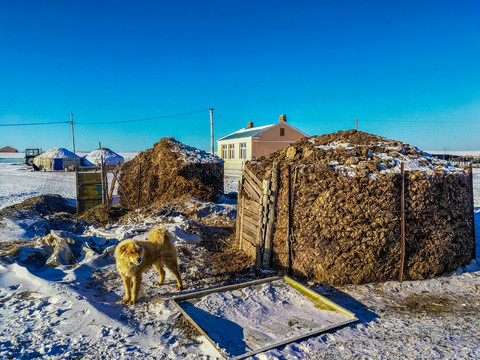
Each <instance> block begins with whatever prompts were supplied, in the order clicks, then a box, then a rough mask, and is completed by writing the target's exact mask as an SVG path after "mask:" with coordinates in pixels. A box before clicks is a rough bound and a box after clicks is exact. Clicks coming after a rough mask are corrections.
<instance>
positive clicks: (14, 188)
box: [0, 164, 480, 360]
mask: <svg viewBox="0 0 480 360" xmlns="http://www.w3.org/2000/svg"><path fill="white" fill-rule="evenodd" d="M474 187H475V206H476V208H475V209H476V215H475V226H476V232H477V259H476V260H472V261H471V262H470V263H469V264H468V265H467V266H465V267H464V268H463V269H459V270H457V271H455V272H453V273H451V274H446V275H444V276H441V277H438V278H434V279H430V280H423V281H405V282H403V283H399V282H397V281H388V282H385V283H373V284H367V285H349V286H342V287H338V288H333V287H330V286H325V285H322V284H318V283H310V284H309V287H311V288H312V289H313V290H316V291H318V292H319V293H321V294H322V295H324V296H326V297H327V298H329V299H330V300H332V301H334V302H336V303H338V304H339V305H341V306H343V307H344V308H346V309H347V310H350V311H352V312H353V313H355V315H356V316H357V318H358V319H359V321H358V322H356V323H353V324H352V325H349V326H346V327H343V328H340V329H337V330H334V331H330V332H328V333H325V334H322V335H319V336H313V337H310V338H308V339H305V340H301V341H297V342H294V343H291V344H289V345H286V346H284V347H281V348H277V349H273V350H270V351H267V352H266V353H262V354H258V355H256V356H255V357H254V358H255V359H261V360H266V359H269V360H270V359H279V358H281V359H321V358H327V359H346V358H355V359H405V358H406V359H419V358H448V359H478V358H480V338H479V330H478V329H480V319H479V318H478V313H479V310H480V259H479V257H478V254H480V247H479V240H478V234H480V169H474ZM232 188H233V187H232ZM44 193H59V194H61V195H62V196H64V197H67V198H70V199H73V198H74V194H75V183H74V174H72V173H63V172H57V173H44V172H32V171H29V170H26V167H24V166H23V165H19V164H16V165H12V164H0V208H3V207H5V206H6V205H9V204H13V203H16V202H20V201H22V200H24V199H25V198H28V197H31V196H34V195H39V194H44ZM202 206H203V207H204V209H205V212H214V211H220V212H221V211H224V210H221V209H226V206H227V205H219V204H204V205H202ZM228 206H233V205H228ZM30 221H35V220H34V219H31V220H30ZM160 223H164V224H166V226H167V227H168V229H169V230H170V231H172V232H173V233H174V234H175V236H176V239H175V245H176V246H177V249H179V261H180V266H181V268H182V269H183V270H182V271H183V272H182V274H183V275H184V276H185V277H186V278H187V280H188V281H186V290H185V291H183V292H178V291H176V289H175V285H174V279H173V276H172V275H171V274H170V273H167V280H166V285H163V286H160V287H156V286H153V282H155V281H157V275H156V274H155V272H153V271H151V272H147V273H146V274H145V276H144V279H143V282H142V284H143V290H142V295H141V296H142V298H141V301H140V302H139V303H138V304H136V305H134V306H131V307H128V306H125V305H121V304H120V303H119V301H120V300H121V298H122V297H123V295H124V293H123V291H124V290H123V285H122V282H121V279H120V278H119V276H118V274H117V271H116V268H115V264H114V259H113V257H112V251H113V247H114V245H115V244H116V243H117V242H118V241H121V240H122V239H125V238H131V237H134V238H145V236H146V231H148V230H149V229H150V228H152V227H154V226H155V225H157V224H160ZM17 225H18V224H17ZM17 225H16V223H15V222H13V221H10V223H8V224H7V225H6V227H1V228H0V235H1V238H2V241H1V242H0V243H4V241H5V238H9V239H14V238H15V239H20V240H21V239H22V238H23V239H26V238H31V236H32V234H31V233H30V234H27V233H26V232H25V231H26V230H25V229H24V228H21V227H18V226H17ZM16 226H17V227H16ZM33 235H34V234H33ZM81 238H82V239H84V242H83V243H82V247H81V248H79V250H78V253H76V256H78V257H77V258H76V263H74V264H73V265H61V266H57V267H51V268H45V267H39V266H38V261H37V259H38V256H39V255H41V252H42V251H46V249H47V248H46V247H40V246H39V245H38V244H37V245H36V246H34V247H28V246H21V247H20V248H19V253H18V254H17V255H16V257H8V256H7V257H3V258H0V358H18V359H32V358H43V359H67V358H91V359H133V358H139V359H140V358H142V359H143V358H145V359H178V358H186V359H217V358H221V357H220V354H219V353H218V352H217V351H216V350H215V349H214V347H213V346H212V345H210V344H209V343H208V342H207V341H206V340H205V339H204V338H203V337H202V336H199V337H198V338H197V339H196V341H193V340H191V339H188V338H186V337H185V336H184V334H183V333H182V331H181V330H180V329H179V328H177V327H175V326H174V323H175V321H176V319H177V318H178V317H179V312H178V310H177V309H176V308H175V307H174V306H173V304H172V303H171V302H170V300H169V299H170V297H171V296H173V295H177V294H180V293H188V292H191V291H196V290H198V289H201V288H203V287H210V286H219V285H222V284H217V283H214V282H212V281H213V280H214V279H212V278H211V277H210V276H209V274H208V269H205V268H200V267H199V266H198V265H196V264H195V262H194V261H195V260H199V259H202V258H204V257H205V250H204V249H203V248H202V247H201V246H199V245H198V244H197V243H198V241H199V235H198V234H196V233H192V232H191V231H190V230H189V226H188V219H187V218H185V217H183V216H179V215H175V216H170V217H166V216H150V217H148V218H146V219H144V220H143V221H140V222H138V223H132V224H127V225H125V224H124V225H119V224H114V225H110V226H106V227H93V226H90V227H88V228H87V229H86V230H85V232H84V233H83V234H81ZM37 240H40V238H37ZM44 246H46V245H44ZM180 250H181V251H180ZM2 251H3V250H0V252H2ZM188 254H190V255H188ZM187 255H188V256H187ZM9 259H10V260H11V261H8V260H9ZM15 259H16V260H15ZM20 260H21V261H20ZM239 276H240V275H239ZM194 279H196V280H194ZM242 279H243V278H239V279H237V280H242ZM244 280H248V279H244ZM255 295H256V296H257V297H258V301H257V302H256V303H255V304H256V305H253V304H252V308H251V310H252V311H253V310H254V307H253V306H258V303H259V302H260V303H261V302H262V297H264V298H265V299H266V298H267V297H268V296H270V295H269V292H265V293H261V292H260V293H256V294H255ZM252 297H253V296H252ZM223 311H225V309H224V310H223ZM259 316H261V313H260V315H259ZM199 342H201V343H200V344H199Z"/></svg>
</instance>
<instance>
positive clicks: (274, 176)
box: [263, 163, 279, 269]
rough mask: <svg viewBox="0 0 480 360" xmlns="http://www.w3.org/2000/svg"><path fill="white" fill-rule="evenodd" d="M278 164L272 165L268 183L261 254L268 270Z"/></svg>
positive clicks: (264, 266)
mask: <svg viewBox="0 0 480 360" xmlns="http://www.w3.org/2000/svg"><path fill="white" fill-rule="evenodd" d="M278 171H279V166H278V163H274V164H273V167H272V178H271V180H270V181H271V182H270V193H269V195H268V221H267V228H266V231H265V250H264V252H263V268H264V269H268V268H270V263H271V260H272V243H273V227H274V225H275V210H276V206H277V194H278V178H279V174H278Z"/></svg>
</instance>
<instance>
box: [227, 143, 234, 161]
mask: <svg viewBox="0 0 480 360" xmlns="http://www.w3.org/2000/svg"><path fill="white" fill-rule="evenodd" d="M228 152H229V157H228V158H229V159H235V144H229V145H228Z"/></svg>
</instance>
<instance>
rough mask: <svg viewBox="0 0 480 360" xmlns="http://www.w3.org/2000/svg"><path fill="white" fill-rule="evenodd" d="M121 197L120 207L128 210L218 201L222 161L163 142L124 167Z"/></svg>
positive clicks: (175, 143)
mask: <svg viewBox="0 0 480 360" xmlns="http://www.w3.org/2000/svg"><path fill="white" fill-rule="evenodd" d="M118 193H119V196H120V204H121V205H123V206H125V207H128V208H135V207H143V206H148V205H153V206H161V205H163V204H166V203H168V202H171V201H176V200H182V199H185V198H186V197H190V196H191V197H195V198H197V199H199V200H201V201H216V200H217V199H218V198H219V197H220V196H221V195H222V194H223V160H222V159H221V158H219V157H218V156H216V155H214V154H210V153H207V152H205V151H203V150H199V149H196V148H193V147H191V146H188V145H185V144H182V143H181V142H178V141H177V140H175V139H174V138H172V137H167V138H163V139H161V140H160V141H159V142H157V143H156V144H154V146H153V147H152V148H151V149H148V150H146V151H142V152H140V153H139V154H138V155H137V156H136V157H135V158H134V159H132V160H130V161H128V162H125V163H124V164H123V166H122V168H121V174H120V177H119V188H118Z"/></svg>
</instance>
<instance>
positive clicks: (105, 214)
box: [77, 204, 130, 225]
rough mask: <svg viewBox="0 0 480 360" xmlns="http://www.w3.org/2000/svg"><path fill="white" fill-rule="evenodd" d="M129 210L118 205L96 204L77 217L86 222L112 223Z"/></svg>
mask: <svg viewBox="0 0 480 360" xmlns="http://www.w3.org/2000/svg"><path fill="white" fill-rule="evenodd" d="M129 211H130V210H129V209H127V208H125V207H123V206H121V205H119V206H108V205H103V204H102V205H98V206H95V207H94V208H92V209H90V210H87V211H86V212H84V213H83V214H81V215H78V216H77V217H78V218H79V219H81V220H84V221H86V222H88V223H92V222H94V223H97V224H100V225H106V224H113V223H116V222H118V220H119V219H120V218H122V217H123V216H125V215H126V214H128V212H129Z"/></svg>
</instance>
